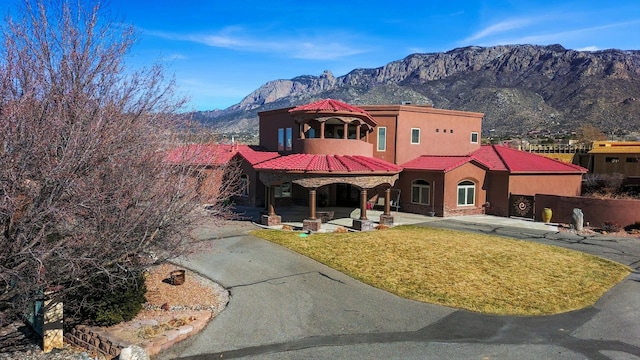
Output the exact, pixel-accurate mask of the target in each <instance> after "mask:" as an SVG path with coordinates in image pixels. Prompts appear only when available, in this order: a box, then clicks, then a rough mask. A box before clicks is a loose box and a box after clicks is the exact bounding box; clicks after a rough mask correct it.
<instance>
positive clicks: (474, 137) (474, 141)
mask: <svg viewBox="0 0 640 360" xmlns="http://www.w3.org/2000/svg"><path fill="white" fill-rule="evenodd" d="M471 143H472V144H477V143H478V133H477V132H472V133H471Z"/></svg>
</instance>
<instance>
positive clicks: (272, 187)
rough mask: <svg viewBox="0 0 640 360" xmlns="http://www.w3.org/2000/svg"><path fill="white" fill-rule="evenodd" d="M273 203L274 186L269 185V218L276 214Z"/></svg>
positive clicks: (274, 195)
mask: <svg viewBox="0 0 640 360" xmlns="http://www.w3.org/2000/svg"><path fill="white" fill-rule="evenodd" d="M275 202H276V191H275V186H273V185H269V205H268V209H269V216H271V215H275V214H276V209H275V207H274V206H275Z"/></svg>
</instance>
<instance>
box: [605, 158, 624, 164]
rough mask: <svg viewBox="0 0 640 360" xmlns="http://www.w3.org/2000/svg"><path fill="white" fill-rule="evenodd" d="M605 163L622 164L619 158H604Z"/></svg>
mask: <svg viewBox="0 0 640 360" xmlns="http://www.w3.org/2000/svg"><path fill="white" fill-rule="evenodd" d="M604 162H608V163H619V162H620V158H617V157H606V158H604Z"/></svg>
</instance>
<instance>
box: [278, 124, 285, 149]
mask: <svg viewBox="0 0 640 360" xmlns="http://www.w3.org/2000/svg"><path fill="white" fill-rule="evenodd" d="M283 150H284V128H279V129H278V151H283Z"/></svg>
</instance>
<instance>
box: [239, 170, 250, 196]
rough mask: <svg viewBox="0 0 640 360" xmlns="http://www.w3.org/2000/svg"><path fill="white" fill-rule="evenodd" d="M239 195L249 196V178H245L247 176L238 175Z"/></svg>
mask: <svg viewBox="0 0 640 360" xmlns="http://www.w3.org/2000/svg"><path fill="white" fill-rule="evenodd" d="M240 195H241V196H248V195H249V177H248V176H247V174H242V175H240Z"/></svg>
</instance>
